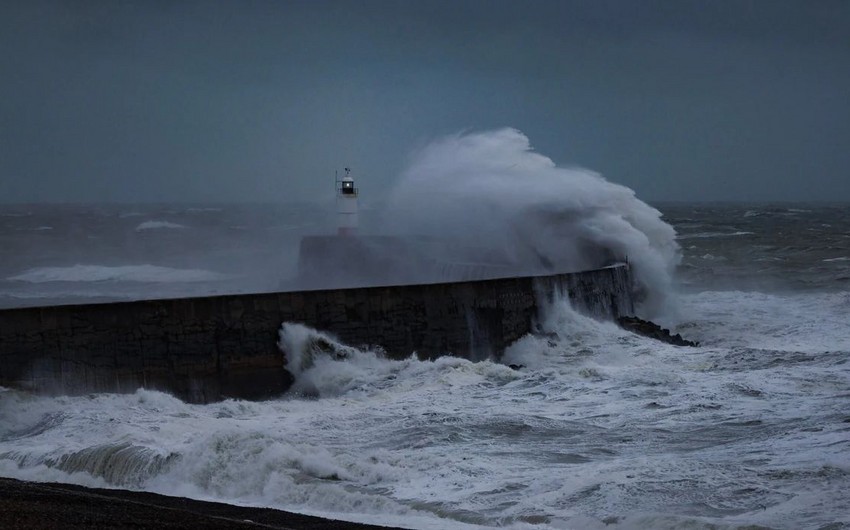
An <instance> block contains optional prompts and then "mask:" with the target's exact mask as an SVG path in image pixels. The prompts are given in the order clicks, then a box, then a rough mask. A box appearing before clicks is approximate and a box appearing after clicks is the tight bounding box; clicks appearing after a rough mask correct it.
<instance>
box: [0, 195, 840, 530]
mask: <svg viewBox="0 0 850 530" xmlns="http://www.w3.org/2000/svg"><path fill="white" fill-rule="evenodd" d="M660 209H661V211H662V212H663V213H664V219H665V220H666V221H667V222H669V223H670V224H672V225H673V227H674V228H675V230H676V232H677V234H678V237H677V241H678V243H679V244H680V245H681V247H682V262H681V264H680V265H679V267H678V270H677V272H676V276H675V281H674V284H675V287H674V288H673V291H672V292H671V293H668V294H669V295H670V296H669V299H670V301H671V314H669V315H666V316H665V323H667V324H670V325H673V326H674V327H675V328H676V331H679V332H681V333H682V334H683V335H685V336H686V337H687V338H691V339H694V340H698V341H700V342H701V346H700V347H699V348H684V349H683V348H677V347H673V346H669V345H665V344H660V343H656V342H654V341H651V340H649V339H644V338H641V337H636V336H634V335H631V334H629V333H627V332H625V331H623V330H620V329H618V328H617V327H615V326H613V325H612V324H610V323H607V322H599V321H596V320H593V319H590V318H587V317H585V316H583V315H580V314H578V313H576V312H575V311H573V310H572V309H571V308H570V307H569V305H568V304H567V303H566V302H564V301H558V302H556V303H555V304H554V305H553V307H551V308H548V317H547V319H546V321H545V322H544V327H545V328H546V330H547V331H548V332H549V334H548V335H546V336H545V337H537V336H528V337H525V338H523V339H521V340H520V341H519V342H517V343H516V344H514V345H513V346H511V348H509V350H508V351H507V352H506V353H505V357H504V358H503V359H502V360H501V362H495V361H484V362H478V363H472V362H469V361H466V360H462V359H456V358H443V359H440V360H438V361H435V362H422V361H418V360H416V359H414V358H411V359H408V360H405V361H389V360H386V359H383V358H381V356H380V355H379V354H378V353H376V352H370V351H359V350H353V353H352V354H351V355H350V356H349V357H348V359H346V360H345V361H339V360H336V359H333V358H331V357H324V356H315V355H312V354H311V352H310V351H309V349H304V350H303V351H297V350H293V351H292V352H288V355H301V356H310V355H312V356H311V357H310V358H309V359H306V360H307V361H308V362H307V363H306V364H305V366H307V367H308V368H306V369H305V370H304V371H303V372H302V373H300V374H299V375H298V385H299V387H300V388H310V389H311V394H313V395H318V396H320V397H319V398H318V399H304V398H302V397H300V396H298V395H289V396H284V397H282V398H281V399H277V400H271V401H268V402H263V403H248V402H239V401H227V402H224V403H219V404H212V405H203V406H200V405H188V404H185V403H182V402H180V401H179V400H176V399H174V398H172V397H171V396H168V395H166V394H161V393H157V392H149V391H144V390H139V391H138V392H136V393H135V394H130V395H112V394H103V395H90V396H80V397H58V398H46V397H37V396H30V395H27V394H25V393H21V392H16V391H12V390H2V389H0V475H3V476H12V477H18V478H24V479H31V480H59V481H67V482H75V483H82V484H90V485H101V486H103V485H106V486H113V487H124V488H138V489H144V490H150V491H158V492H163V493H168V494H172V495H181V496H191V497H197V498H205V499H216V500H220V501H224V502H231V503H237V504H251V505H264V506H274V507H279V508H283V509H289V510H295V511H301V512H305V513H313V514H318V515H324V516H330V517H336V518H344V519H350V520H358V521H368V522H376V523H385V524H394V525H400V526H407V527H415V528H480V527H493V526H505V527H510V528H599V529H602V528H605V529H611V528H656V529H659V528H664V529H667V528H688V529H692V528H699V529H709V528H711V529H713V528H752V527H753V526H752V525H758V526H759V527H769V528H783V529H796V528H815V529H838V528H850V509H848V506H850V318H848V315H850V289H848V278H850V206H847V205H832V206H829V205H803V204H795V205H704V204H662V205H660ZM323 218H328V216H327V215H326V212H324V210H322V209H321V208H319V209H317V208H315V207H312V206H307V205H303V206H297V207H293V206H290V207H284V206H233V205H223V206H219V207H215V208H206V207H203V208H197V207H189V206H133V207H128V206H108V207H107V206H98V207H77V206H68V207H48V206H39V207H34V206H33V207H10V206H3V207H0V245H2V247H0V248H2V255H0V305H3V306H6V307H9V306H20V305H33V304H42V303H57V302H80V301H94V300H106V299H133V298H140V297H150V296H182V295H192V294H211V293H224V292H243V291H250V290H267V289H273V288H275V286H276V285H277V284H278V283H279V281H280V280H281V279H284V278H286V277H287V276H288V275H290V274H292V273H293V272H294V265H295V260H296V254H295V251H296V249H297V242H298V239H299V238H300V236H301V235H302V234H303V233H322V232H327V231H330V230H331V229H332V227H331V226H329V225H328V224H327V223H322V222H319V223H315V222H313V221H311V220H313V219H323ZM362 221H363V224H364V225H365V229H370V228H372V229H375V228H377V227H378V226H379V223H377V221H375V220H372V219H371V218H370V215H369V213H368V211H367V212H365V213H364V215H363V219H362ZM370 223H372V224H371V225H370ZM674 307H675V312H672V311H673V309H672V308H674ZM282 333H283V334H284V336H285V337H286V338H287V339H288V340H290V341H292V342H295V343H298V342H300V343H304V344H306V343H309V341H310V340H312V339H314V338H315V337H317V336H318V335H320V334H321V332H320V331H317V330H311V329H309V328H305V327H303V326H300V325H298V324H297V323H287V324H286V325H284V326H283V327H282ZM328 340H332V339H328ZM303 360H305V359H299V362H300V361H303ZM503 363H504V364H503ZM508 363H515V364H522V365H524V366H525V368H524V369H523V370H520V371H515V370H511V369H510V368H508V367H507V366H505V364H508Z"/></svg>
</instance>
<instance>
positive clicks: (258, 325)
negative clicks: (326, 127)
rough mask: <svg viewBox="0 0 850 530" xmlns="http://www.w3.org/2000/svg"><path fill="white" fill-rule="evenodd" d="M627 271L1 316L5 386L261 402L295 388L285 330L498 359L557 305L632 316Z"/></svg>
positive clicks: (0, 365) (396, 352)
mask: <svg viewBox="0 0 850 530" xmlns="http://www.w3.org/2000/svg"><path fill="white" fill-rule="evenodd" d="M631 290H632V285H631V276H630V273H629V269H628V267H627V266H625V265H620V266H615V267H608V268H605V269H600V270H596V271H588V272H581V273H572V274H560V275H551V276H538V277H522V278H504V279H495V280H483V281H474V282H459V283H439V284H427V285H405V286H392V287H369V288H358V289H333V290H316V291H299V292H281V293H266V294H249V295H231V296H215V297H203V298H184V299H170V300H148V301H138V302H121V303H107V304H87V305H65V306H51V307H34V308H22V309H6V310H0V386H6V387H12V388H20V389H27V390H31V391H34V392H40V393H51V394H53V393H61V394H80V393H89V392H132V391H134V390H135V389H137V388H139V387H145V388H152V389H158V390H164V391H167V392H170V393H173V394H175V395H176V396H178V397H180V398H181V399H184V400H187V401H191V402H209V401H215V400H219V399H222V398H225V397H238V398H244V399H260V398H264V397H269V396H273V395H276V394H280V393H282V392H284V391H285V390H286V389H287V388H288V387H289V386H290V384H291V382H292V380H291V376H290V375H289V373H288V372H287V371H286V370H285V359H284V356H283V353H282V352H281V351H280V349H279V348H278V346H277V340H278V330H279V329H280V326H281V323H283V322H285V321H289V322H300V323H303V324H306V325H308V326H310V327H313V328H316V329H318V330H322V331H326V332H330V333H332V334H334V335H336V336H337V337H338V338H339V339H340V340H342V341H343V342H345V343H348V344H352V345H363V344H366V345H378V346H381V347H382V348H383V349H384V350H385V351H386V352H387V355H388V356H390V357H396V358H400V357H407V356H409V355H410V354H411V353H412V352H416V353H417V354H418V355H420V356H421V357H426V358H427V357H436V356H440V355H446V354H453V355H458V356H462V357H467V358H472V359H480V358H486V357H488V356H496V357H497V356H498V355H499V354H500V353H501V352H502V351H503V350H504V348H505V347H506V346H508V345H509V344H510V343H512V342H513V341H515V340H516V339H518V338H520V337H521V336H523V335H524V334H526V333H528V332H530V331H533V327H534V325H535V322H536V318H537V316H538V306H539V305H540V304H541V303H545V300H546V299H547V298H549V297H551V296H553V293H555V292H558V291H561V292H568V293H569V296H570V298H571V299H572V301H573V303H574V304H576V305H578V306H580V307H582V308H584V309H586V310H588V311H590V312H592V313H595V314H598V315H601V316H612V317H616V316H622V315H631V314H632V313H633V309H634V308H633V303H632V298H631Z"/></svg>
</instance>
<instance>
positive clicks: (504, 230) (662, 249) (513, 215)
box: [387, 128, 680, 317]
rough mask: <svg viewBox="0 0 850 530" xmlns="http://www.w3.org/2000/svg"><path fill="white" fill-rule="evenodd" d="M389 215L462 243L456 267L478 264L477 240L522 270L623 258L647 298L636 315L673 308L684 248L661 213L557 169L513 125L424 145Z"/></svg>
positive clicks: (408, 227)
mask: <svg viewBox="0 0 850 530" xmlns="http://www.w3.org/2000/svg"><path fill="white" fill-rule="evenodd" d="M387 215H388V217H389V221H388V224H391V225H393V226H395V227H397V229H399V230H400V231H404V232H407V233H416V234H423V235H431V236H442V237H445V235H446V234H451V235H452V237H453V238H455V239H456V240H457V242H458V243H461V244H460V245H456V246H453V247H452V252H453V253H454V255H453V256H452V259H454V260H455V261H458V260H466V261H470V262H475V261H482V255H481V245H482V242H484V244H486V245H487V247H488V249H489V250H488V251H489V252H492V251H493V250H494V248H493V247H496V250H497V251H498V252H499V253H500V254H501V256H502V257H503V258H504V259H507V260H508V261H509V262H511V263H512V268H513V269H514V270H517V271H520V272H522V273H527V274H541V273H546V272H566V271H576V270H584V269H590V268H595V267H599V266H601V265H605V264H607V263H608V262H610V261H614V260H624V259H627V260H629V261H630V262H631V264H632V266H633V269H634V273H635V278H636V281H637V284H638V288H639V289H640V290H641V291H642V292H643V293H644V294H645V295H646V297H645V300H644V303H643V304H642V306H641V312H642V314H644V315H645V316H648V317H652V316H655V315H657V314H658V313H660V312H662V311H664V310H666V309H669V307H665V306H667V305H669V304H668V303H669V298H668V294H669V293H670V290H671V278H672V274H673V271H674V269H675V267H676V265H677V263H678V262H679V259H680V251H679V246H678V244H677V243H676V240H675V237H676V233H675V231H674V229H673V228H672V227H671V226H670V225H668V224H667V223H665V222H664V221H663V220H662V219H661V213H660V212H659V211H658V210H656V209H655V208H652V207H651V206H649V205H647V204H646V203H644V202H643V201H641V200H639V199H638V198H636V197H635V193H634V191H632V190H630V189H629V188H626V187H625V186H621V185H618V184H614V183H611V182H609V181H607V180H605V179H604V178H603V177H602V176H600V175H598V174H596V173H593V172H592V171H588V170H585V169H578V168H563V167H558V166H556V165H555V163H554V162H553V161H552V160H551V159H549V158H547V157H545V156H543V155H541V154H539V153H535V152H534V151H533V150H532V148H531V145H530V142H529V140H528V138H527V137H526V136H525V135H523V134H522V133H521V132H519V131H517V130H516V129H510V128H506V129H500V130H495V131H487V132H481V133H474V134H455V135H452V136H448V137H446V138H443V139H441V140H438V141H436V142H433V143H431V144H430V145H428V146H426V147H425V148H424V149H422V150H421V151H419V152H418V153H417V154H415V155H414V157H413V159H412V161H411V163H410V165H409V167H408V168H407V170H406V171H405V172H404V173H403V174H402V177H401V179H400V181H399V182H398V184H397V186H396V187H395V188H394V189H393V191H392V192H391V194H390V201H389V208H388V213H387ZM458 248H460V249H466V250H465V251H464V250H461V251H460V252H461V253H462V254H463V253H464V252H465V253H466V254H467V255H457V252H458ZM665 312H666V311H665Z"/></svg>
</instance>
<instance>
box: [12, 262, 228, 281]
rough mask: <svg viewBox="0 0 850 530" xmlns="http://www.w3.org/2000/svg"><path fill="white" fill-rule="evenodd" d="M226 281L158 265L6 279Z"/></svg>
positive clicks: (76, 268)
mask: <svg viewBox="0 0 850 530" xmlns="http://www.w3.org/2000/svg"><path fill="white" fill-rule="evenodd" d="M226 278H228V276H226V275H224V274H220V273H217V272H213V271H208V270H203V269H175V268H171V267H161V266H157V265H147V264H146V265H119V266H104V265H80V264H78V265H72V266H70V267H38V268H34V269H29V270H27V271H25V272H22V273H21V274H17V275H15V276H10V277H8V278H6V279H7V280H10V281H19V282H28V283H47V282H108V281H112V282H116V281H121V282H151V283H176V282H209V281H219V280H224V279H226Z"/></svg>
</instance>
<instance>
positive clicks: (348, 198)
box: [336, 168, 357, 236]
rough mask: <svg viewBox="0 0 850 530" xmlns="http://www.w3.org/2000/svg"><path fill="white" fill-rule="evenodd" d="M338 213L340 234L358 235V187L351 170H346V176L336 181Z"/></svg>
mask: <svg viewBox="0 0 850 530" xmlns="http://www.w3.org/2000/svg"><path fill="white" fill-rule="evenodd" d="M336 211H337V218H338V223H339V224H338V226H339V228H338V232H337V233H338V234H339V235H341V236H351V235H354V234H356V233H357V187H356V186H355V185H354V178H352V177H351V169H350V168H345V176H344V177H342V179H341V180H339V179H338V180H337V181H336Z"/></svg>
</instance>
